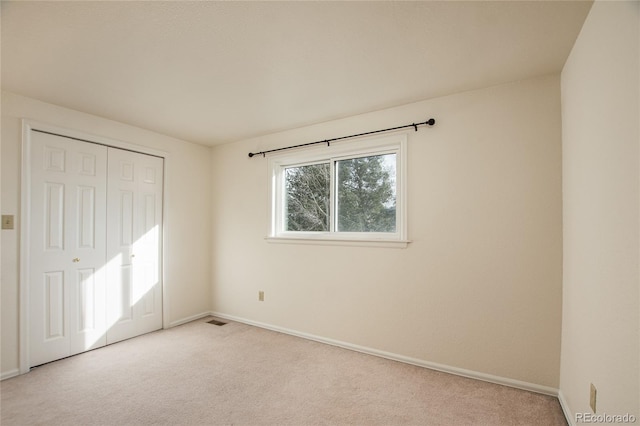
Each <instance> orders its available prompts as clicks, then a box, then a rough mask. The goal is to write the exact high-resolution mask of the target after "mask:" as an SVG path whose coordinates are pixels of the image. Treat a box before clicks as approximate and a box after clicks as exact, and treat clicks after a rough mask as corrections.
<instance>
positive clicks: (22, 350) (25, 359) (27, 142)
mask: <svg viewBox="0 0 640 426" xmlns="http://www.w3.org/2000/svg"><path fill="white" fill-rule="evenodd" d="M33 130H40V131H43V132H49V133H53V134H56V135H59V136H62V137H67V138H71V139H76V140H80V141H83V142H87V143H95V144H98V145H104V146H107V147H111V148H118V149H124V150H127V151H133V152H138V153H140V154H146V155H153V156H155V157H161V158H163V159H164V171H163V186H162V191H163V199H162V245H161V247H160V250H161V255H160V268H161V277H162V328H163V329H166V328H169V326H170V325H169V292H168V290H167V285H166V282H167V280H166V278H167V277H166V268H165V264H166V262H167V260H168V259H169V257H168V250H167V247H168V245H167V241H168V237H169V235H168V227H167V226H166V224H167V223H168V221H169V214H168V205H169V204H168V199H169V190H168V185H167V184H166V183H167V181H168V179H167V176H168V171H169V163H170V155H169V153H168V152H166V151H161V150H157V149H154V148H149V147H146V146H142V145H136V144H133V143H129V142H123V141H119V140H115V139H111V138H106V137H102V136H97V135H93V134H89V133H84V132H81V131H77V130H71V129H67V128H62V127H58V126H54V125H50V124H46V123H42V122H38V121H34V120H29V119H22V161H21V165H22V172H21V183H20V198H21V200H20V223H21V232H20V280H19V318H18V324H19V342H18V359H19V363H18V366H19V373H20V374H24V373H28V372H29V370H30V366H29V364H30V354H29V332H30V328H29V321H30V318H29V282H30V277H29V267H30V263H29V252H30V247H29V238H30V235H31V229H30V218H31V202H30V198H31V165H30V163H31V132H32V131H33Z"/></svg>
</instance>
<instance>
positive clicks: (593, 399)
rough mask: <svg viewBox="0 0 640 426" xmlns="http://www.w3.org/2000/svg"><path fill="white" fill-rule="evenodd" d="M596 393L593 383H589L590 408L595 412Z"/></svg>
mask: <svg viewBox="0 0 640 426" xmlns="http://www.w3.org/2000/svg"><path fill="white" fill-rule="evenodd" d="M597 393H598V390H597V389H596V387H595V386H593V383H591V392H590V396H589V405H590V406H591V409H592V410H593V413H594V414H595V413H596V394H597Z"/></svg>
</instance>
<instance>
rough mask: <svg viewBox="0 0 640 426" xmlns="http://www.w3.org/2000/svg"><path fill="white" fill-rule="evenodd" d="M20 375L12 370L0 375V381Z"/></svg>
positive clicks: (15, 370)
mask: <svg viewBox="0 0 640 426" xmlns="http://www.w3.org/2000/svg"><path fill="white" fill-rule="evenodd" d="M19 374H20V370H18V369H17V368H14V369H13V370H9V371H5V372H3V373H2V374H0V380H4V379H10V378H12V377H15V376H18V375H19Z"/></svg>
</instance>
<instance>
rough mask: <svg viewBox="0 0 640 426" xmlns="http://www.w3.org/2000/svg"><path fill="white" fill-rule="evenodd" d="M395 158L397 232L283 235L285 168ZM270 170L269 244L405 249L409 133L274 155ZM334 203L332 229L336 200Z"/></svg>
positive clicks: (285, 232)
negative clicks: (363, 158) (374, 156)
mask: <svg viewBox="0 0 640 426" xmlns="http://www.w3.org/2000/svg"><path fill="white" fill-rule="evenodd" d="M391 153H395V154H396V232H395V233H383V232H381V233H373V232H366V233H360V232H297V231H296V232H292V231H284V230H283V227H284V190H283V188H284V180H283V179H284V178H283V175H284V173H283V171H284V168H285V167H291V166H301V165H310V164H318V163H323V162H329V163H330V164H331V169H332V173H333V167H334V162H335V161H336V160H344V159H350V158H355V157H359V156H373V155H382V154H391ZM268 168H269V215H268V216H269V225H268V231H267V237H266V240H267V241H268V242H271V243H293V244H320V245H349V246H375V247H397V248H405V247H407V245H408V243H409V242H410V241H409V240H408V239H407V135H406V133H401V134H395V135H387V136H384V137H377V138H366V139H358V140H354V141H342V142H338V143H335V144H333V145H331V146H327V145H322V146H317V147H312V148H306V149H303V150H298V151H295V152H288V153H282V154H277V155H272V156H270V157H269V160H268ZM330 202H331V211H332V218H331V222H332V228H333V221H334V220H335V219H334V218H333V210H334V206H333V200H331V201H330Z"/></svg>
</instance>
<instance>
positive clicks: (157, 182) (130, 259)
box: [107, 148, 164, 343]
mask: <svg viewBox="0 0 640 426" xmlns="http://www.w3.org/2000/svg"><path fill="white" fill-rule="evenodd" d="M163 163H164V161H163V159H162V158H158V157H153V156H150V155H143V154H138V153H133V152H129V151H123V150H119V149H111V148H109V151H108V174H107V175H108V184H107V187H108V189H107V191H108V196H107V197H108V199H109V203H108V207H107V209H108V210H107V211H108V213H107V259H108V260H107V297H108V311H107V312H108V314H107V326H108V328H109V332H108V334H107V343H114V342H117V341H120V340H123V339H127V338H130V337H134V336H137V335H140V334H143V333H148V332H151V331H155V330H158V329H160V328H162V282H161V280H162V274H161V264H160V259H161V257H162V256H161V247H162V240H161V238H162V193H163V165H164V164H163Z"/></svg>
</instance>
